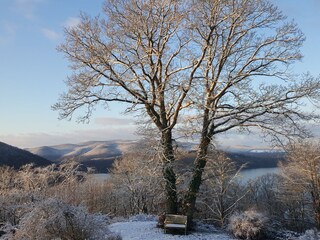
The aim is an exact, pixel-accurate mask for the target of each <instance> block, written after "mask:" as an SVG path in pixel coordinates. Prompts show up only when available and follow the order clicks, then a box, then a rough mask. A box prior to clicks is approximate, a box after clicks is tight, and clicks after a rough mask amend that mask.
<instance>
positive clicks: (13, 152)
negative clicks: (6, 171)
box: [0, 142, 51, 169]
mask: <svg viewBox="0 0 320 240" xmlns="http://www.w3.org/2000/svg"><path fill="white" fill-rule="evenodd" d="M29 163H34V164H35V165H36V166H47V165H49V164H51V162H50V161H49V160H47V159H45V158H43V157H40V156H37V155H35V154H33V153H30V152H28V151H26V150H23V149H20V148H17V147H14V146H11V145H8V144H6V143H3V142H0V166H3V165H7V166H10V167H14V168H16V169H18V168H20V167H21V166H23V165H26V164H29Z"/></svg>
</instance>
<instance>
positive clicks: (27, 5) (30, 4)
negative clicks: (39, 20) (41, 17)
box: [15, 0, 45, 20]
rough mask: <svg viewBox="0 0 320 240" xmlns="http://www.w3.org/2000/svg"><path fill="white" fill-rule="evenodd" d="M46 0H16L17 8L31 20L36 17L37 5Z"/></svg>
mask: <svg viewBox="0 0 320 240" xmlns="http://www.w3.org/2000/svg"><path fill="white" fill-rule="evenodd" d="M44 1H45V0H15V10H16V11H17V12H18V13H20V14H21V15H22V16H24V17H25V18H27V19H29V20H34V19H35V18H36V13H35V12H36V7H37V5H38V4H40V3H43V2H44Z"/></svg>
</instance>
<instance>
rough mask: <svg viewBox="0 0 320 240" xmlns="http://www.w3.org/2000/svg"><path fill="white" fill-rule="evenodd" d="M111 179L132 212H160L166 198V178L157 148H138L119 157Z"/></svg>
mask: <svg viewBox="0 0 320 240" xmlns="http://www.w3.org/2000/svg"><path fill="white" fill-rule="evenodd" d="M111 176H112V177H111V182H112V183H113V188H114V191H115V193H116V194H117V195H118V198H119V199H121V201H123V202H124V205H125V207H126V208H128V209H127V211H126V213H127V214H129V215H134V214H139V213H146V214H149V213H154V214H157V213H159V209H158V206H159V205H160V203H161V201H163V199H164V198H163V178H162V176H161V165H159V160H158V155H157V152H152V151H148V150H147V149H144V148H137V149H135V150H132V151H131V152H129V153H127V154H125V155H124V156H123V157H122V158H121V159H118V160H116V161H115V162H114V163H113V165H112V169H111Z"/></svg>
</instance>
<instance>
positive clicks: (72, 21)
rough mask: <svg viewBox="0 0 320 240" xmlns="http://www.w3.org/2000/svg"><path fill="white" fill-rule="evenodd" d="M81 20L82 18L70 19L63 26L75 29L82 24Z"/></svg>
mask: <svg viewBox="0 0 320 240" xmlns="http://www.w3.org/2000/svg"><path fill="white" fill-rule="evenodd" d="M80 22H81V20H80V18H76V17H69V18H68V19H67V20H66V21H65V22H64V24H63V26H64V27H66V28H74V27H77V26H78V25H79V24H80Z"/></svg>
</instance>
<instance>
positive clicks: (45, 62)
mask: <svg viewBox="0 0 320 240" xmlns="http://www.w3.org/2000/svg"><path fill="white" fill-rule="evenodd" d="M273 2H274V3H275V4H276V5H278V6H279V7H280V9H281V10H283V12H284V13H285V15H287V16H288V17H289V19H292V18H294V19H295V21H296V22H297V23H298V25H299V26H300V28H301V29H302V31H303V32H304V33H305V35H306V38H307V40H306V42H305V44H304V47H303V48H302V52H303V54H304V56H305V57H304V59H303V61H302V62H300V63H297V64H296V65H295V66H294V71H296V72H307V71H309V72H310V73H311V74H313V75H319V74H320V66H319V65H320V64H319V62H320V61H319V56H320V14H319V12H320V2H319V0H305V1H302V0H273ZM102 3H103V0H0V104H1V108H0V141H2V142H6V143H8V144H11V145H15V146H18V147H36V146H43V145H54V144H59V143H67V142H68V143H76V142H82V141H89V140H110V139H134V138H136V136H135V135H134V124H133V121H132V120H131V119H130V118H131V116H123V115H121V114H120V112H121V111H122V110H123V108H122V107H121V105H119V104H117V105H111V110H110V111H105V110H104V109H98V111H97V112H95V113H94V115H93V117H92V119H91V122H90V123H89V124H78V123H76V122H75V120H73V121H71V122H68V121H66V120H62V121H60V120H58V113H57V112H54V111H52V110H51V105H52V104H54V103H55V102H56V101H57V99H58V97H59V94H60V93H61V92H63V91H64V90H66V87H65V85H64V80H65V79H66V77H67V75H68V74H69V73H70V70H69V69H68V62H67V61H66V59H64V57H63V55H62V54H61V53H58V52H57V51H56V47H57V45H58V44H59V43H61V42H62V41H63V28H64V27H66V26H73V25H76V24H77V22H78V21H79V19H78V16H79V13H80V11H83V12H86V13H88V14H89V15H91V16H95V15H97V14H99V13H101V6H102ZM247 139H248V137H247V136H240V135H233V136H232V137H231V138H229V141H228V144H230V145H236V144H237V143H239V142H241V143H246V144H248V145H254V142H256V144H257V145H259V144H262V143H259V140H257V139H254V138H250V140H251V141H247ZM246 141H247V142H246Z"/></svg>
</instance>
